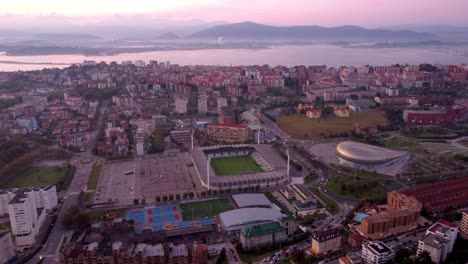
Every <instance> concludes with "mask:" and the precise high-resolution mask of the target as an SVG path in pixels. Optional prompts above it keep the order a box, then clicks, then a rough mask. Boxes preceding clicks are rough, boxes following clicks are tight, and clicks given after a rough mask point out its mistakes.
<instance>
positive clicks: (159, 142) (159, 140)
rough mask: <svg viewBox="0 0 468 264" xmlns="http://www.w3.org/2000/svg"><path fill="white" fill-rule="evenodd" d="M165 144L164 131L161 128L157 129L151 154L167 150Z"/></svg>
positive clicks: (154, 133) (153, 136)
mask: <svg viewBox="0 0 468 264" xmlns="http://www.w3.org/2000/svg"><path fill="white" fill-rule="evenodd" d="M165 147H166V146H165V144H164V129H163V128H161V127H157V128H156V129H155V130H154V132H153V135H152V140H151V147H150V149H149V151H148V152H149V153H150V154H154V153H161V152H163V151H164V149H165Z"/></svg>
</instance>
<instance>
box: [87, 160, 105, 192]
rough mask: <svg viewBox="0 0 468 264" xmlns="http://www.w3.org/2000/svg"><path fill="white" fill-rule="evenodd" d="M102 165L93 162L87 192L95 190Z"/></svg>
mask: <svg viewBox="0 0 468 264" xmlns="http://www.w3.org/2000/svg"><path fill="white" fill-rule="evenodd" d="M101 169H102V164H100V163H97V162H95V163H94V164H93V168H92V169H91V173H90V174H89V178H88V190H96V187H97V184H98V182H99V176H100V175H101Z"/></svg>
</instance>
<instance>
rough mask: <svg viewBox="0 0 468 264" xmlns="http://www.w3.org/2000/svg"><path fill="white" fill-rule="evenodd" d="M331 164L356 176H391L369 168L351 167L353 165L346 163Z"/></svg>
mask: <svg viewBox="0 0 468 264" xmlns="http://www.w3.org/2000/svg"><path fill="white" fill-rule="evenodd" d="M330 166H332V167H333V168H335V169H338V170H340V171H344V172H345V173H348V174H352V175H356V176H359V177H368V178H377V179H385V178H389V176H387V175H384V174H380V173H377V172H373V171H368V170H361V169H356V168H351V167H348V166H344V165H339V164H331V165H330Z"/></svg>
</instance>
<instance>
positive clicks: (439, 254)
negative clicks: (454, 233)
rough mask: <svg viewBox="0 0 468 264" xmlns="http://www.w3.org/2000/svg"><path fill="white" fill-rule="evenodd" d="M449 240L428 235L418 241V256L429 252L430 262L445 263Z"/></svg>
mask: <svg viewBox="0 0 468 264" xmlns="http://www.w3.org/2000/svg"><path fill="white" fill-rule="evenodd" d="M449 242H450V241H449V240H448V239H446V238H443V237H441V236H438V235H434V234H428V235H425V236H424V237H423V238H422V239H421V240H419V241H418V251H417V253H418V254H421V253H422V252H423V251H427V252H429V255H430V256H431V259H432V261H433V262H434V263H435V264H439V263H440V262H442V261H445V259H446V258H447V255H448V250H449V248H448V247H449Z"/></svg>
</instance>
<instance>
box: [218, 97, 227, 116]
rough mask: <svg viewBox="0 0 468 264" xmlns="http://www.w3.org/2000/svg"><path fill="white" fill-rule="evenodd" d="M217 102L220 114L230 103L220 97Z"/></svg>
mask: <svg viewBox="0 0 468 264" xmlns="http://www.w3.org/2000/svg"><path fill="white" fill-rule="evenodd" d="M216 101H217V106H218V113H219V112H221V108H223V107H226V106H227V105H228V101H227V99H226V98H224V97H219V98H218V99H217V100H216Z"/></svg>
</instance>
